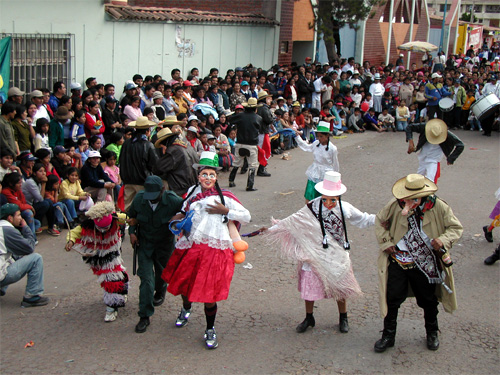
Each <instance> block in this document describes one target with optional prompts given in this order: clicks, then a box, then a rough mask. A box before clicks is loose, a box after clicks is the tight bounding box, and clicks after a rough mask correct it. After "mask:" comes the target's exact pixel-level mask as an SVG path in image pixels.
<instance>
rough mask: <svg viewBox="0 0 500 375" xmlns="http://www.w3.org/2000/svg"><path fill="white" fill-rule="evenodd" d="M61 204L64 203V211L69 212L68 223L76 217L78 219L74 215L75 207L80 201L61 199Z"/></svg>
mask: <svg viewBox="0 0 500 375" xmlns="http://www.w3.org/2000/svg"><path fill="white" fill-rule="evenodd" d="M61 202H62V203H64V205H65V206H66V209H67V210H68V212H69V215H70V216H68V221H73V220H74V219H75V218H76V217H78V215H77V214H76V208H75V205H76V204H77V203H78V202H80V201H74V200H72V199H63V200H62V201H61Z"/></svg>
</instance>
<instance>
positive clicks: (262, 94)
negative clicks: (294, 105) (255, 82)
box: [257, 90, 271, 102]
mask: <svg viewBox="0 0 500 375" xmlns="http://www.w3.org/2000/svg"><path fill="white" fill-rule="evenodd" d="M270 96H271V95H269V94H268V93H267V91H266V90H260V91H259V94H258V95H257V101H258V102H260V101H261V100H264V99H265V98H269V97H270Z"/></svg>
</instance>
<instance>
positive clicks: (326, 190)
mask: <svg viewBox="0 0 500 375" xmlns="http://www.w3.org/2000/svg"><path fill="white" fill-rule="evenodd" d="M314 188H315V189H316V191H317V192H318V193H321V194H322V195H326V196H328V197H338V196H339V195H342V194H344V193H345V192H346V191H347V188H346V187H345V185H344V184H342V180H341V175H340V173H339V172H334V171H328V172H325V178H324V179H323V181H321V182H318V183H317V184H316V185H315V186H314Z"/></svg>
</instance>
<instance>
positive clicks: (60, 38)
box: [0, 33, 75, 93]
mask: <svg viewBox="0 0 500 375" xmlns="http://www.w3.org/2000/svg"><path fill="white" fill-rule="evenodd" d="M8 36H10V37H12V51H11V58H10V82H9V84H10V87H12V86H15V87H19V88H20V89H21V90H22V91H25V92H26V93H29V92H31V91H32V90H34V89H35V88H48V89H49V90H51V91H52V86H53V84H54V82H56V81H63V82H65V83H66V85H68V84H69V82H70V81H71V60H72V56H73V54H72V53H71V49H72V46H74V38H75V37H74V35H73V34H15V33H14V34H8V33H2V34H0V37H1V38H5V37H8Z"/></svg>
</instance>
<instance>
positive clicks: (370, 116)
mask: <svg viewBox="0 0 500 375" xmlns="http://www.w3.org/2000/svg"><path fill="white" fill-rule="evenodd" d="M363 121H364V123H365V124H364V127H365V129H370V128H373V129H375V130H376V131H378V132H379V133H382V132H383V131H384V129H382V126H381V123H380V122H379V121H378V120H377V118H376V117H375V109H374V108H373V107H372V108H370V109H369V110H368V112H366V113H365V115H364V116H363Z"/></svg>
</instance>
